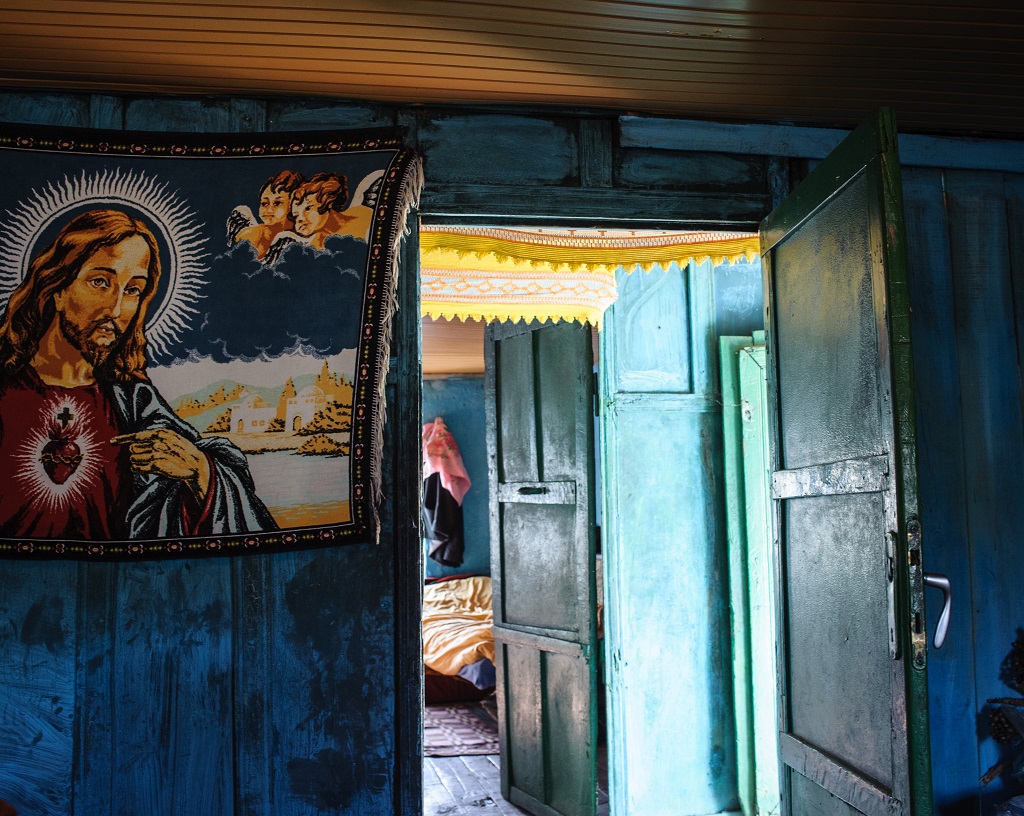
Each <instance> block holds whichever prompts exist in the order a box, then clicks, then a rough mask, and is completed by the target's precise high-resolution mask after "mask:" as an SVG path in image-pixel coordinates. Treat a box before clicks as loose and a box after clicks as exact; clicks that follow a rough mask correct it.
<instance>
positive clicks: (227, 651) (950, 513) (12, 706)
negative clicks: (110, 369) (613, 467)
mask: <svg viewBox="0 0 1024 816" xmlns="http://www.w3.org/2000/svg"><path fill="white" fill-rule="evenodd" d="M0 121H6V122H23V123H40V124H52V125H68V126H81V127H102V128H113V129H119V128H129V129H140V130H147V129H156V130H179V131H199V130H205V131H243V132H244V131H263V130H272V131H288V130H307V129H325V128H351V127H367V126H377V125H381V126H390V125H394V124H399V125H403V126H405V127H407V128H408V130H409V138H410V140H411V141H413V142H414V143H415V144H417V145H418V146H419V147H420V148H421V149H422V150H423V151H424V152H425V154H426V156H427V186H426V189H425V191H424V195H423V199H422V207H421V213H422V216H423V218H424V219H429V220H430V221H432V222H433V223H491V224H522V223H535V224H562V225H568V226H601V225H612V226H614V225H621V224H624V223H628V224H629V225H631V226H635V227H645V226H648V227H654V228H663V227H682V226H687V225H689V226H700V227H709V226H712V227H713V226H723V227H730V228H735V227H751V228H752V227H753V226H754V225H756V223H757V222H758V221H759V220H760V218H761V217H763V216H764V215H765V214H766V213H767V212H768V211H769V210H770V209H771V207H772V206H773V204H775V203H777V202H778V201H779V200H780V198H781V196H782V195H783V194H784V193H785V192H786V190H787V189H788V188H789V187H790V185H791V180H792V178H793V177H795V176H796V175H798V174H799V173H798V171H799V168H800V166H801V164H802V162H803V160H806V159H816V158H820V157H821V156H822V155H824V152H825V151H826V150H827V149H828V147H829V146H830V145H831V144H835V143H837V142H838V140H839V138H840V136H841V134H838V133H835V132H831V131H827V130H822V129H815V130H810V129H803V130H802V129H795V128H784V127H778V128H771V127H766V126H762V125H759V126H752V127H744V126H726V125H703V124H700V123H688V122H683V121H678V120H670V119H644V118H637V117H629V116H621V117H620V116H615V115H613V114H610V113H606V112H587V111H551V110H541V109H529V108H501V109H483V108H480V109H464V110H439V109H432V108H429V107H405V108H402V107H396V106H388V105H375V104H370V103H346V102H341V101H335V100H323V99H289V98H278V99H273V100H255V99H223V98H169V97H168V98H161V97H153V98H137V97H121V96H112V95H99V94H97V95H87V94H64V93H32V94H22V93H4V94H0ZM904 145H905V146H906V147H907V148H908V150H906V151H905V152H904V162H905V164H906V165H908V167H910V168H912V169H909V170H908V172H907V188H908V195H907V199H908V211H909V216H910V219H911V222H912V224H915V223H916V226H913V227H912V229H911V283H912V285H913V287H914V291H913V293H912V294H913V298H914V301H913V306H914V327H913V328H914V340H915V343H916V352H915V361H916V365H917V368H918V376H919V387H918V390H919V413H920V416H919V420H920V430H921V440H922V454H921V461H922V481H921V490H922V503H923V506H924V513H925V530H926V536H928V545H927V546H929V547H930V550H929V551H928V554H927V555H926V558H927V559H928V560H927V562H926V567H927V568H928V569H932V570H936V571H946V572H948V573H950V575H951V577H952V578H953V580H954V590H955V591H956V592H957V598H958V601H957V604H958V606H957V613H956V614H955V617H954V622H953V629H952V631H951V635H950V642H949V644H948V646H947V649H946V650H944V651H943V652H938V653H934V654H933V655H932V663H931V665H932V668H931V695H932V714H933V723H934V727H933V732H932V743H933V750H934V753H935V767H936V772H935V775H934V776H935V787H936V794H937V801H938V802H939V803H940V806H941V807H943V808H944V809H945V812H948V813H971V814H980V813H987V812H988V811H987V810H984V809H983V805H984V804H986V803H979V792H978V788H977V782H976V780H977V776H978V775H979V771H983V770H984V769H985V768H986V767H987V766H988V764H989V763H990V762H991V761H992V760H993V759H994V753H995V750H994V746H993V745H992V743H991V740H988V739H987V738H985V736H984V732H983V729H982V735H981V742H980V748H979V733H978V732H979V726H978V713H979V710H980V707H981V706H982V705H983V704H984V700H985V699H986V698H987V697H989V696H992V695H994V694H997V693H1000V692H1001V691H1002V690H1003V689H1002V688H1001V687H1000V686H999V683H998V679H997V673H998V663H999V661H1000V660H1001V659H1002V656H1003V654H1005V651H1006V649H1007V648H1008V646H1009V642H1010V640H1011V639H1012V635H1013V631H1014V629H1015V627H1017V626H1020V625H1022V624H1024V597H1022V594H1021V593H1020V591H1019V586H1020V578H1019V576H1020V575H1021V574H1022V573H1024V570H1022V567H1024V564H1022V562H1021V561H1022V558H1024V548H1022V547H1021V546H1020V541H1019V530H1020V529H1021V524H1020V521H1021V519H1020V518H1019V515H1020V514H1021V513H1022V512H1024V510H1022V509H1021V507H1022V505H1021V503H1020V502H1019V501H1015V500H1016V492H1018V491H1019V485H1020V484H1021V481H1022V480H1021V476H1022V475H1024V474H1021V472H1020V471H1021V468H1022V462H1024V442H1022V439H1021V436H1022V429H1021V391H1020V377H1019V369H1018V359H1019V355H1020V352H1021V351H1022V350H1024V348H1022V345H1024V341H1022V338H1021V335H1020V326H1021V324H1022V319H1021V318H1022V315H1021V310H1022V309H1024V306H1022V305H1021V304H1024V281H1022V272H1021V264H1020V262H1019V261H1018V260H1017V258H1016V257H1015V255H1014V253H1016V255H1017V256H1019V254H1020V251H1021V246H1022V244H1024V238H1022V232H1021V230H1022V226H1021V223H1022V222H1021V219H1022V207H1021V198H1022V196H1021V182H1020V176H1019V175H1014V174H1020V173H1022V172H1024V162H1022V158H1021V157H1022V151H1021V147H1020V145H1019V144H1012V143H998V144H991V145H987V144H984V143H971V142H966V141H957V140H943V139H936V138H934V137H923V136H922V137H917V136H915V137H907V138H905V139H901V148H902V147H903V146H904ZM957 166H959V167H970V168H974V169H972V170H954V169H952V168H954V167H957ZM977 168H989V169H990V170H991V171H995V172H983V171H978V170H977ZM915 219H916V221H915ZM414 239H415V236H412V237H411V240H412V241H413V243H415V241H414ZM416 288H417V276H416V257H415V252H414V251H412V250H410V251H409V252H407V264H406V273H405V274H404V275H403V277H402V281H401V286H400V290H401V291H400V299H401V302H402V309H401V310H400V312H399V315H398V326H397V327H396V333H395V337H396V338H399V339H400V341H401V342H396V343H395V356H394V358H393V360H392V364H391V372H392V373H391V375H389V384H388V417H389V423H388V426H387V450H386V454H385V489H384V495H385V496H386V497H387V498H386V501H385V503H384V506H383V508H382V513H383V531H382V537H381V543H380V545H378V546H373V545H356V546H351V547H345V548H341V549H338V550H331V551H323V552H319V553H316V554H305V555H304V554H295V555H281V556H269V557H268V556H260V557H254V558H249V559H245V558H239V559H232V560H221V559H210V560H203V561H181V562H177V563H171V564H130V565H129V564H125V565H105V564H104V565H88V566H86V565H74V564H70V565H69V564H51V563H40V564H11V563H3V564H0V797H4V798H7V799H10V800H12V801H14V802H15V804H17V805H18V806H19V807H20V809H21V811H22V812H23V813H31V814H41V815H42V816H57V815H58V814H59V816H68V814H70V815H71V816H85V814H89V816H95V814H114V813H117V814H132V815H133V816H134V814H140V813H160V814H168V815H169V816H175V814H189V816H196V815H199V816H206V814H211V816H212V815H214V814H216V815H217V816H220V814H233V815H234V814H246V815H248V814H254V816H255V814H259V815H260V816H264V815H265V814H275V815H276V814H281V815H282V816H293V814H294V815H295V816H298V815H299V814H301V815H302V816H305V815H306V814H318V813H323V812H337V813H344V814H365V815H369V814H373V815H374V816H378V814H379V816H385V815H387V816H390V815H391V814H412V813H416V812H417V811H418V808H419V798H420V787H419V785H420V782H419V757H418V751H419V747H418V746H419V740H420V734H419V727H420V726H419V720H418V714H417V711H418V707H419V702H420V699H419V695H420V690H419V689H420V685H419V679H418V678H419V666H420V655H419V620H418V597H419V595H418V593H419V588H420V586H421V585H422V576H423V565H422V548H421V545H420V541H419V532H418V527H419V524H418V518H419V512H418V491H419V485H420V479H419V476H420V471H419V431H420V423H421V421H422V414H421V407H420V406H421V403H420V391H419V389H420V385H419V346H418V333H419V329H418V325H419V316H418V309H417V291H416ZM719 317H721V322H722V323H723V326H724V324H726V323H728V322H729V320H730V319H731V317H730V315H729V314H727V313H723V314H722V315H720V316H719ZM727 331H728V333H737V332H744V333H745V332H746V331H747V329H746V328H742V329H739V328H733V327H731V326H730V327H729V328H728V329H727ZM605 364H607V361H602V365H605ZM680 416H681V418H685V420H686V422H687V423H689V424H690V426H692V428H693V438H694V440H698V439H700V438H701V433H702V432H703V431H702V429H704V431H706V432H707V434H714V433H717V431H716V430H714V429H712V427H711V425H710V424H707V425H706V427H705V425H703V424H702V423H703V422H704V419H703V418H702V415H700V414H699V413H697V414H694V413H685V412H684V413H683V414H681V415H680ZM642 423H643V418H642V417H637V418H636V424H635V426H632V427H631V428H630V429H629V430H630V431H631V432H633V433H635V439H636V450H646V448H645V447H644V446H645V445H646V446H650V445H651V443H652V442H653V437H652V433H659V432H660V429H659V428H657V427H653V426H647V427H646V428H644V427H642ZM706 438H711V437H710V436H706ZM701 450H704V451H708V450H710V451H712V452H713V450H714V448H713V446H712V447H711V448H707V447H704V448H701ZM693 466H694V467H695V468H697V469H698V470H701V469H703V470H702V472H708V471H707V469H708V467H709V465H708V464H706V463H702V462H694V463H693ZM716 512H717V511H714V510H713V509H712V510H711V511H709V513H710V515H706V516H703V517H702V518H703V519H704V521H705V522H707V523H708V524H714V525H717V524H718V523H719V522H720V519H719V518H717V517H716V516H715V513H716ZM606 525H607V520H606ZM644 566H647V565H644ZM654 566H655V567H656V566H657V565H654ZM638 568H639V567H638ZM680 586H681V587H685V584H681V585H680ZM720 589H721V592H722V593H724V592H725V586H724V583H723V584H722V585H721V587H720ZM643 590H644V587H643V585H642V584H637V586H636V587H635V591H641V592H642V591H643ZM681 591H682V590H681ZM723 598H724V594H723ZM636 602H637V600H636V599H635V598H625V599H623V603H624V604H629V603H636ZM708 603H709V608H713V609H717V610H719V611H718V612H716V613H715V614H714V615H713V616H711V617H710V618H708V619H707V620H706V621H705V623H704V628H703V629H702V630H701V632H702V634H701V637H702V638H703V639H704V647H703V648H705V650H706V649H710V648H714V649H719V650H720V651H719V653H718V654H717V655H716V657H715V661H716V664H717V663H721V661H723V660H724V661H727V660H728V656H727V651H728V642H727V640H725V639H723V631H724V630H723V629H722V626H723V617H722V614H721V608H722V607H721V606H720V605H716V604H719V600H718V599H716V598H714V597H710V598H709V599H708ZM936 606H937V602H933V603H932V604H931V607H932V613H931V614H932V616H934V614H935V607H936ZM623 608H627V606H624V607H623ZM671 625H673V626H677V625H679V623H678V622H671ZM677 693H678V692H677V691H676V690H675V689H674V688H672V687H669V688H667V689H666V690H665V697H664V698H663V699H662V700H661V701H662V702H664V701H665V700H669V699H671V698H672V697H673V696H674V695H677ZM655 702H656V703H657V702H658V701H655ZM728 714H729V713H728V711H726V710H723V709H722V707H721V706H715V707H712V708H710V709H708V710H702V711H701V712H699V715H700V717H701V718H707V727H706V728H705V729H704V730H703V731H702V732H701V733H702V736H703V738H704V739H705V740H706V741H707V744H717V743H716V740H717V741H718V743H720V742H721V740H720V739H719V736H716V735H721V734H722V733H723V731H722V719H723V718H725V717H728ZM638 716H641V717H643V718H644V719H643V722H644V725H645V727H646V728H647V730H648V732H649V738H650V740H652V741H654V742H656V741H658V740H663V739H664V733H663V732H664V731H666V730H671V729H676V728H678V727H679V722H678V721H676V720H675V719H673V718H670V717H659V716H658V709H657V708H656V707H655V708H652V709H650V710H648V711H647V712H639V713H638ZM687 716H689V712H687ZM728 753H729V749H728V746H724V745H723V747H722V752H721V753H716V752H712V753H711V754H709V757H710V761H711V764H710V765H709V766H708V767H706V768H700V767H698V768H696V769H693V768H691V769H689V770H687V769H685V768H683V767H682V766H680V765H679V764H678V763H677V762H676V760H675V759H674V758H673V757H672V756H671V755H662V756H659V757H658V758H657V762H658V763H664V764H665V766H666V767H667V768H668V769H669V770H673V769H674V770H675V772H676V773H680V774H681V773H689V774H691V775H692V776H691V781H692V782H693V784H694V785H695V789H696V790H699V796H698V798H699V799H700V800H701V801H710V800H715V801H718V802H725V803H727V802H728V801H730V797H731V794H730V791H729V790H728V781H727V780H728V779H729V775H730V773H731V771H730V769H729V767H728V763H729V758H728ZM723 763H724V764H723ZM624 768H625V766H624V765H623V766H622V767H621V768H620V769H618V771H616V772H617V773H619V774H620V776H621V773H623V772H624ZM701 780H704V781H703V782H701ZM723 780H724V781H723ZM701 785H703V786H704V787H703V789H701ZM723 785H724V787H723ZM997 796H998V792H995V793H993V794H992V797H993V798H994V797H997ZM695 801H696V800H695Z"/></svg>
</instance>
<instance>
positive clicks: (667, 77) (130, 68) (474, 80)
mask: <svg viewBox="0 0 1024 816" xmlns="http://www.w3.org/2000/svg"><path fill="white" fill-rule="evenodd" d="M1022 54H1024V3H1021V2H1019V0H980V2H977V3H973V4H967V3H957V4H953V3H950V2H946V0H895V1H893V2H888V1H887V0H691V2H688V3H680V2H670V0H647V2H616V1H615V0H606V1H605V2H599V1H598V0H520V2H474V1H473V0H386V2H381V1H380V0H145V2H128V0H113V1H112V2H95V1H94V0H74V2H69V1H68V0H21V1H20V2H19V0H0V88H7V89H21V88H24V89H71V90H78V89H80V90H90V91H109V92H128V93H141V94H151V93H189V94H196V93H200V94H205V93H211V94H232V95H243V96H245V95H253V96H256V95H258V96H267V95H279V94H298V95H303V96H310V95H312V96H330V97H334V98H342V99H355V100H361V99H367V100H377V101H382V102H395V103H427V104H442V103H484V104H491V103H526V104H530V105H537V104H539V105H560V106H572V107H573V108H577V109H578V108H581V107H584V108H598V109H609V110H613V111H618V112H630V113H639V114H645V113H646V114H667V115H675V116H683V117H687V118H695V119H701V118H704V119H715V120H718V121H785V122H795V123H806V124H824V125H842V126H847V125H851V124H853V123H855V122H856V121H858V120H860V119H861V118H862V117H863V115H864V114H865V112H866V111H868V110H870V109H871V108H874V107H876V106H878V105H880V104H888V105H891V106H893V107H894V108H895V110H896V114H897V118H898V121H899V123H900V127H901V129H902V130H905V131H917V132H932V133H950V134H966V133H970V134H979V135H995V136H999V135H1004V136H1005V135H1009V134H1019V133H1024V104H1022V103H1024V58H1022Z"/></svg>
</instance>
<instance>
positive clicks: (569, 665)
mask: <svg viewBox="0 0 1024 816" xmlns="http://www.w3.org/2000/svg"><path fill="white" fill-rule="evenodd" d="M485 359H486V375H487V384H486V388H487V421H488V434H487V437H488V457H489V476H490V485H491V577H492V581H493V587H494V640H495V652H496V657H497V669H498V682H497V696H498V725H499V735H500V742H501V783H502V795H503V796H504V797H505V798H506V799H508V800H509V801H511V802H513V803H514V804H516V805H518V806H519V807H521V808H523V809H525V810H526V811H528V812H529V813H534V814H539V815H540V816H556V814H558V815H560V816H593V814H594V813H595V810H596V807H597V708H596V706H597V669H596V665H597V661H596V658H595V653H594V650H595V644H596V643H597V620H596V589H595V584H596V582H595V572H594V564H595V547H594V515H595V514H594V498H593V489H592V485H593V483H594V422H593V399H594V387H593V380H594V378H593V352H592V347H591V334H590V329H589V327H585V326H580V325H578V324H573V323H557V324H553V325H546V326H543V327H540V328H538V327H536V326H531V327H527V326H524V325H523V324H514V325H513V324H504V325H500V326H494V327H490V328H488V330H487V341H486V345H485Z"/></svg>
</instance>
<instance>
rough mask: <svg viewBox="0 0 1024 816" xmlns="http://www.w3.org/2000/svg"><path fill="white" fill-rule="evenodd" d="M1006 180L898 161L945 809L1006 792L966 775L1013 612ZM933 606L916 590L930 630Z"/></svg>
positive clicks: (986, 759)
mask: <svg viewBox="0 0 1024 816" xmlns="http://www.w3.org/2000/svg"><path fill="white" fill-rule="evenodd" d="M1019 178H1020V177H1019V176H1016V177H1014V176H1011V177H1007V176H1003V175H1002V174H995V173H993V174H983V173H968V172H963V171H950V172H945V173H942V172H939V171H926V170H911V171H905V172H904V191H905V198H906V210H907V233H908V256H909V258H908V260H909V282H910V287H911V289H910V296H911V306H912V311H911V320H912V323H911V329H912V335H913V342H914V352H915V353H914V367H915V372H916V378H917V411H918V437H919V444H918V455H919V463H920V478H921V480H920V490H921V506H922V514H923V517H922V521H923V530H924V553H925V568H926V569H927V570H929V571H933V572H940V573H945V574H947V575H949V577H950V579H951V581H952V587H953V603H954V606H953V616H952V622H951V626H950V634H949V637H948V638H947V640H946V645H945V646H943V647H942V649H941V650H934V649H933V650H932V651H931V652H930V654H929V678H928V681H929V694H930V699H931V704H930V714H931V744H932V755H933V763H932V764H933V773H932V778H933V784H934V789H935V801H936V807H937V809H938V810H939V812H940V813H948V814H961V813H964V814H968V813H969V814H978V813H988V812H991V808H992V804H993V803H994V802H996V801H999V800H1000V798H1001V797H1003V796H1005V795H1006V793H1005V790H1006V789H1005V788H1004V787H1003V784H1002V783H995V784H993V785H992V786H990V787H989V788H986V789H984V790H983V789H981V788H980V786H979V784H978V778H979V777H980V776H981V775H982V774H983V773H984V772H985V771H986V770H987V769H988V767H989V766H990V765H992V764H993V763H994V762H995V761H996V759H997V757H998V753H999V752H998V749H997V746H996V745H995V743H994V742H993V741H992V739H991V738H990V737H989V736H988V731H987V719H986V717H985V716H984V714H983V710H984V706H985V701H986V699H988V698H991V697H997V696H1005V695H1006V694H1008V693H1009V689H1007V688H1006V687H1005V686H1003V685H1002V684H1001V683H1000V681H999V668H998V667H999V665H1000V664H1001V663H1002V660H1003V658H1004V657H1005V655H1006V653H1007V652H1008V650H1009V646H1010V643H1011V642H1012V640H1013V638H1014V633H1015V630H1016V628H1017V627H1019V626H1020V625H1021V621H1022V620H1024V595H1022V594H1021V592H1020V575H1022V574H1024V551H1022V550H1021V548H1020V547H1019V546H1018V543H1017V542H1018V538H1019V536H1018V531H1019V530H1020V528H1021V525H1022V523H1024V517H1022V516H1024V509H1022V507H1021V504H1020V502H1019V501H1018V500H1017V498H1016V497H1017V493H1018V492H1019V491H1016V489H1015V487H1014V485H1017V484H1019V483H1020V482H1021V480H1022V479H1024V472H1022V461H1024V439H1022V427H1021V390H1020V389H1021V385H1020V379H1019V377H1018V371H1017V365H1018V363H1017V360H1018V354H1017V348H1018V344H1019V343H1020V341H1021V333H1022V331H1024V327H1022V324H1021V323H1020V321H1019V320H1018V319H1017V318H1016V316H1015V314H1014V311H1013V309H1014V300H1015V297H1019V293H1020V290H1019V288H1018V289H1016V290H1015V288H1014V285H1015V284H1014V280H1013V273H1014V271H1015V270H1019V269H1020V259H1019V257H1017V256H1014V255H1011V251H1012V249H1013V247H1014V244H1013V243H1012V242H1011V235H1019V234H1020V230H1021V221H1020V215H1019V213H1018V214H1017V216H1016V217H1017V220H1016V221H1012V220H1011V221H1010V222H1009V223H1008V221H1007V213H1008V212H1010V213H1013V212H1015V209H1014V207H1013V206H1012V203H1013V192H1012V191H1013V190H1014V189H1015V185H1017V184H1019ZM1008 199H1010V201H1009V204H1010V206H1008ZM1017 240H1018V241H1019V239H1017ZM1016 246H1019V243H1018V244H1016ZM1017 274H1018V275H1019V271H1018V272H1017ZM1017 280H1018V281H1019V277H1018V279H1017ZM1018 286H1019V284H1018ZM940 609H941V597H940V596H939V595H938V594H935V595H932V596H929V597H928V598H927V610H928V618H929V625H930V627H931V628H932V629H934V626H935V624H936V621H937V618H938V614H939V611H940ZM979 743H980V744H979Z"/></svg>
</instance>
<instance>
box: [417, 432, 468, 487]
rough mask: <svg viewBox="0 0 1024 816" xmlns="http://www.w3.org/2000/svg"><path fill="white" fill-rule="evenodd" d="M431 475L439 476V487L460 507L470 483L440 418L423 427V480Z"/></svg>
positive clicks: (450, 436) (449, 433)
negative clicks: (437, 474)
mask: <svg viewBox="0 0 1024 816" xmlns="http://www.w3.org/2000/svg"><path fill="white" fill-rule="evenodd" d="M432 473H440V474H441V485H442V486H443V487H444V488H445V490H447V491H448V492H449V493H451V494H452V496H453V497H454V498H455V501H457V502H458V503H459V504H460V505H461V504H462V498H463V496H465V495H466V491H467V490H469V488H470V486H471V485H472V482H471V481H470V480H469V474H468V473H467V472H466V467H465V465H463V464H462V455H461V454H460V453H459V446H458V445H457V444H455V437H453V436H452V434H451V431H449V430H448V426H447V425H445V424H444V420H443V419H441V417H438V418H437V419H435V420H434V421H433V422H427V423H426V424H425V425H424V426H423V478H424V479H426V478H427V477H428V476H430V475H431V474H432Z"/></svg>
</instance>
